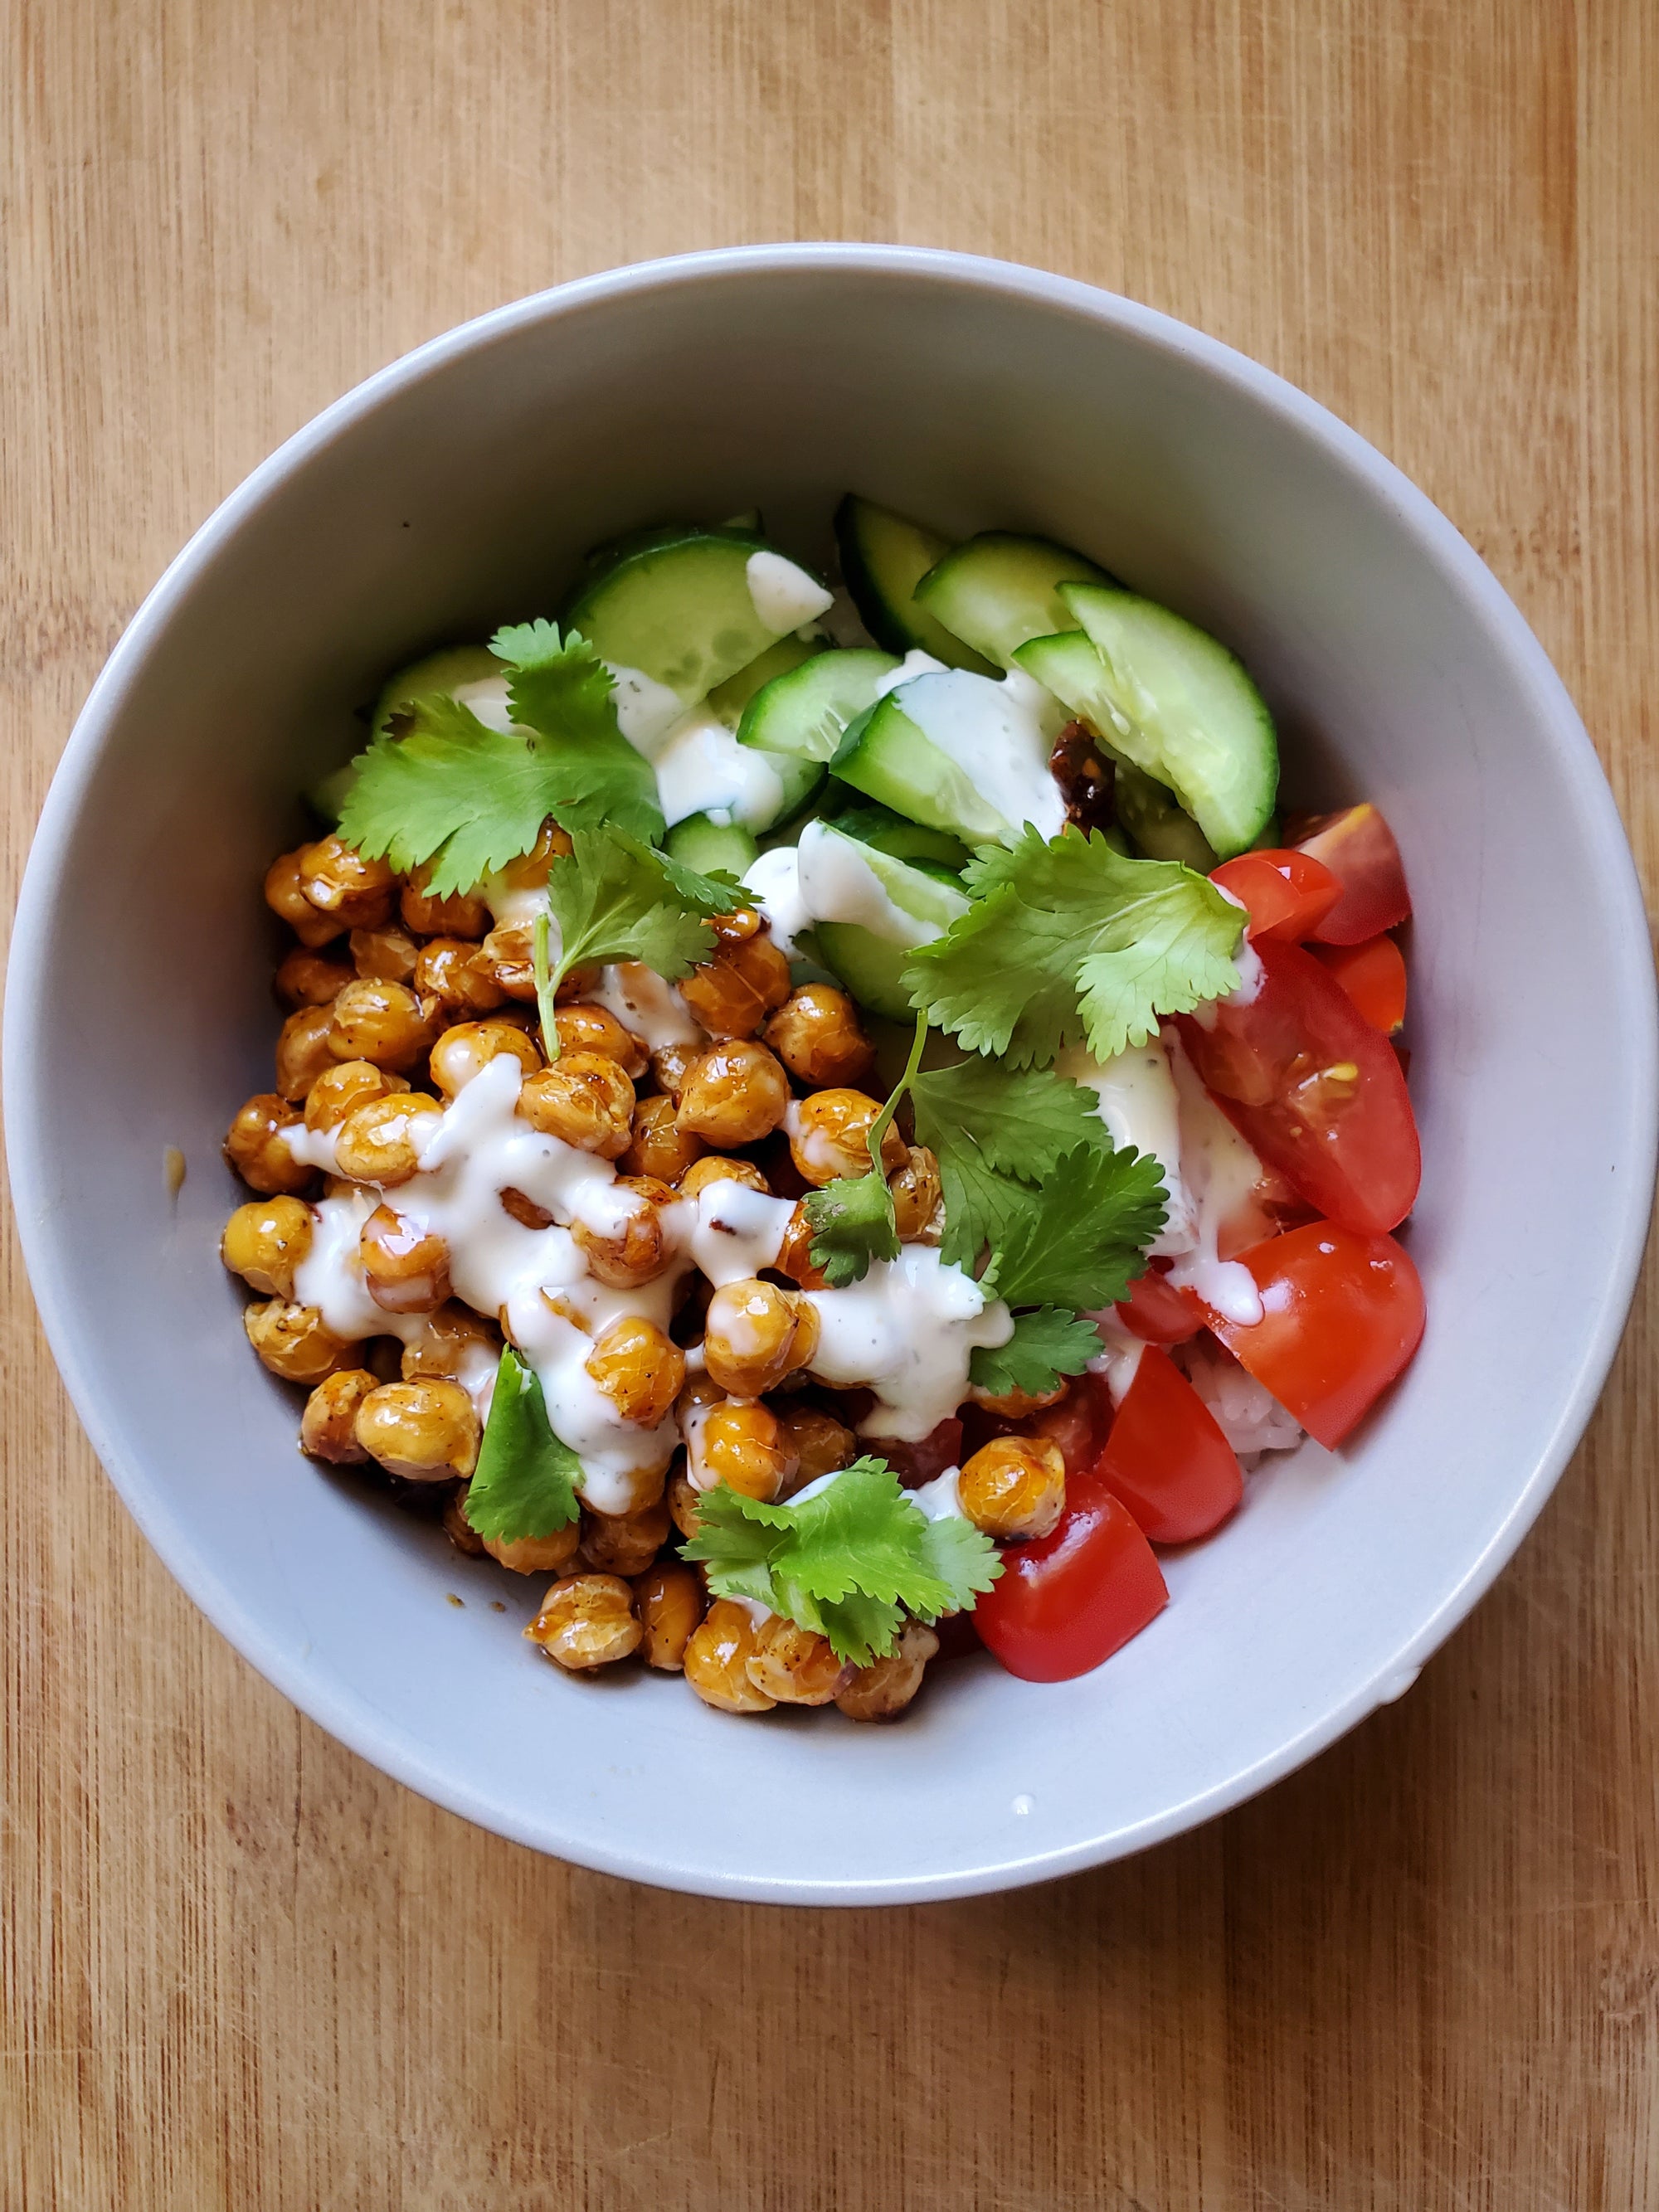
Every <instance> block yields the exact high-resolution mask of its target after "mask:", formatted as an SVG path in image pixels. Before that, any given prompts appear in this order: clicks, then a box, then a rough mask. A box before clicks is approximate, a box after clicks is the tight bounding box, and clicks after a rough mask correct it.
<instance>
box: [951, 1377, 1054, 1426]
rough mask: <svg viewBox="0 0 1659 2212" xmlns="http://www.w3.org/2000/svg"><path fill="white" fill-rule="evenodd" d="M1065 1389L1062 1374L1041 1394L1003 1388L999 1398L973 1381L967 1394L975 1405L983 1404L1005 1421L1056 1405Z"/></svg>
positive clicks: (1018, 1419) (1017, 1418)
mask: <svg viewBox="0 0 1659 2212" xmlns="http://www.w3.org/2000/svg"><path fill="white" fill-rule="evenodd" d="M968 1395H969V1397H970V1398H971V1399H972V1400H973V1401H974V1403H975V1405H976V1406H983V1407H984V1408H985V1410H986V1412H987V1413H996V1414H999V1415H1000V1417H1001V1418H1002V1419H1004V1420H1005V1421H1023V1420H1024V1419H1025V1417H1026V1415H1027V1414H1028V1413H1042V1410H1043V1408H1044V1407H1048V1406H1057V1405H1058V1404H1059V1403H1060V1400H1061V1399H1062V1398H1063V1397H1064V1396H1065V1395H1066V1377H1065V1376H1061V1377H1060V1380H1059V1382H1058V1383H1055V1385H1054V1389H1052V1390H1045V1391H1043V1392H1042V1394H1041V1395H1036V1393H1034V1392H1032V1391H1030V1390H1005V1391H1004V1392H1003V1393H1002V1395H1001V1396H1000V1398H999V1397H995V1396H994V1395H992V1393H991V1392H990V1391H988V1390H981V1389H979V1388H978V1386H977V1385H976V1384H973V1383H970V1384H969V1389H968Z"/></svg>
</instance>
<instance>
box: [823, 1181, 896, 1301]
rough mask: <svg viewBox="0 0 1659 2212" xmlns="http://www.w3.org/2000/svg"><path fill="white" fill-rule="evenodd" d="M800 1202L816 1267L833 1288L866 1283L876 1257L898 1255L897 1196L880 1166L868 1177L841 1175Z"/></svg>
mask: <svg viewBox="0 0 1659 2212" xmlns="http://www.w3.org/2000/svg"><path fill="white" fill-rule="evenodd" d="M801 1203H802V1204H803V1206H805V1209H806V1218H807V1221H808V1222H809V1224H810V1225H811V1231H812V1242H811V1258H812V1265H813V1266H814V1267H821V1268H822V1269H823V1276H824V1279H825V1281H826V1282H827V1283H828V1284H829V1287H830V1289H831V1290H832V1291H844V1290H845V1289H846V1288H847V1285H848V1284H849V1283H859V1282H862V1281H863V1279H864V1278H865V1277H866V1275H867V1274H868V1273H869V1272H870V1262H871V1261H872V1260H896V1259H897V1257H898V1255H899V1235H898V1221H897V1217H896V1214H895V1212H894V1210H893V1194H892V1192H891V1191H890V1190H889V1189H888V1188H887V1179H886V1177H885V1176H884V1175H883V1174H882V1172H881V1170H880V1169H879V1168H872V1170H870V1172H869V1174H868V1175H863V1176H836V1180H835V1182H827V1183H825V1184H824V1185H823V1188H822V1189H821V1190H811V1191H808V1193H807V1194H806V1196H805V1199H803V1200H802V1201H801Z"/></svg>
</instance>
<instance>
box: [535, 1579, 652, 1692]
mask: <svg viewBox="0 0 1659 2212" xmlns="http://www.w3.org/2000/svg"><path fill="white" fill-rule="evenodd" d="M525 1634H526V1636H527V1637H528V1638H530V1641H531V1642H532V1644H539V1645H540V1647H541V1649H542V1650H544V1651H545V1652H546V1654H547V1656H548V1657H549V1658H550V1659H556V1660H557V1662H558V1663H559V1664H560V1666H561V1667H563V1668H567V1669H568V1671H569V1672H570V1673H571V1674H586V1673H587V1672H588V1671H589V1670H590V1669H591V1668H595V1667H609V1666H611V1665H613V1664H614V1663H615V1662H616V1661H617V1660H618V1659H626V1658H627V1657H628V1656H629V1653H630V1652H634V1651H637V1650H639V1648H640V1638H641V1635H642V1634H643V1631H642V1630H641V1626H640V1624H639V1622H638V1620H636V1619H635V1615H634V1593H633V1591H632V1590H631V1589H629V1587H628V1584H627V1583H625V1582H623V1579H622V1577H620V1576H619V1575H565V1576H563V1577H561V1579H560V1580H559V1581H557V1582H556V1583H554V1584H553V1586H552V1588H551V1589H550V1590H549V1591H548V1593H547V1595H546V1596H545V1597H544V1599H543V1600H542V1609H541V1611H540V1612H539V1613H538V1614H537V1615H536V1618H535V1619H534V1620H532V1622H531V1624H530V1626H529V1627H528V1628H526V1631H525Z"/></svg>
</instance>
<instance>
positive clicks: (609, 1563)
mask: <svg viewBox="0 0 1659 2212" xmlns="http://www.w3.org/2000/svg"><path fill="white" fill-rule="evenodd" d="M672 1525H673V1524H672V1522H671V1521H670V1519H669V1517H668V1506H667V1504H666V1502H665V1500H664V1499H662V1498H658V1500H657V1501H656V1503H655V1504H653V1505H647V1506H644V1507H642V1508H641V1510H640V1511H639V1512H637V1513H592V1512H587V1513H584V1514H583V1516H582V1557H583V1559H586V1562H587V1564H588V1565H589V1566H590V1567H592V1568H594V1569H595V1570H596V1571H598V1572H599V1573H600V1574H602V1575H642V1574H643V1573H644V1572H645V1571H646V1569H647V1567H648V1566H649V1565H650V1564H651V1562H652V1561H653V1559H655V1558H656V1556H657V1554H658V1553H659V1551H661V1549H662V1547H663V1546H664V1545H665V1543H666V1542H667V1541H668V1531H669V1529H670V1528H671V1527H672Z"/></svg>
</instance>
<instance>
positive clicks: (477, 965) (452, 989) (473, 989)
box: [413, 937, 501, 1015]
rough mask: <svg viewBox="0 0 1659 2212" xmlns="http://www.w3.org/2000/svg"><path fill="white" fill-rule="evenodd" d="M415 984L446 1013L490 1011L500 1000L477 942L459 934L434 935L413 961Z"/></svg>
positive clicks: (463, 1013)
mask: <svg viewBox="0 0 1659 2212" xmlns="http://www.w3.org/2000/svg"><path fill="white" fill-rule="evenodd" d="M413 980H414V984H415V988H416V991H417V992H418V993H419V994H420V995H421V997H422V998H423V999H435V1000H437V1002H438V1004H439V1005H440V1006H441V1007H442V1008H443V1010H444V1012H445V1013H446V1014H451V1015H453V1014H462V1015H469V1014H490V1013H494V1012H495V1009H496V1007H497V1006H500V1005H501V986H500V984H498V983H497V982H496V981H495V977H494V975H491V973H490V971H489V963H488V962H487V961H486V960H485V959H484V958H483V955H482V954H481V953H480V951H479V950H478V948H477V945H469V944H468V943H467V941H466V939H465V938H461V937H435V938H434V939H432V942H431V943H430V944H429V945H422V947H421V950H420V952H419V954H418V956H417V957H416V962H415V975H414V978H413Z"/></svg>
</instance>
